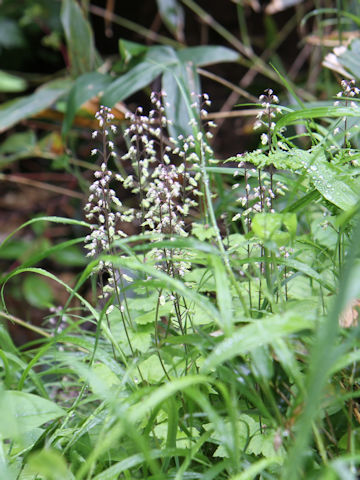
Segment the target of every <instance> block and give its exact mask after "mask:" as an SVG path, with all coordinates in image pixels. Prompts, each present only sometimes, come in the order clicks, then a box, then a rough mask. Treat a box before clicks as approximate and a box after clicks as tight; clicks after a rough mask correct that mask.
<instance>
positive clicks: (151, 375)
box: [139, 352, 168, 384]
mask: <svg viewBox="0 0 360 480" xmlns="http://www.w3.org/2000/svg"><path fill="white" fill-rule="evenodd" d="M160 355H161V352H160ZM165 368H166V369H167V370H168V367H167V365H165ZM139 369H140V371H141V375H142V376H143V378H144V380H145V381H146V382H149V383H150V384H153V383H158V382H160V381H161V380H162V379H163V378H164V377H165V372H164V369H163V367H162V365H161V362H160V359H159V357H158V355H155V354H154V355H151V356H150V357H149V358H147V359H146V360H144V361H143V362H141V363H140V365H139Z"/></svg>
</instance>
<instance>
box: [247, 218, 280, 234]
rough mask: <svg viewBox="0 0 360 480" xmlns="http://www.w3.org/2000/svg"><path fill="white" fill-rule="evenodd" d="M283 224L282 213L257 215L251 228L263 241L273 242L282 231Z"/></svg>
mask: <svg viewBox="0 0 360 480" xmlns="http://www.w3.org/2000/svg"><path fill="white" fill-rule="evenodd" d="M281 224H282V217H281V213H257V214H256V215H254V218H253V220H252V222H251V228H252V231H253V232H254V233H255V235H256V236H257V237H259V238H261V240H271V238H272V237H273V235H274V234H275V233H277V232H278V231H279V230H280V228H281Z"/></svg>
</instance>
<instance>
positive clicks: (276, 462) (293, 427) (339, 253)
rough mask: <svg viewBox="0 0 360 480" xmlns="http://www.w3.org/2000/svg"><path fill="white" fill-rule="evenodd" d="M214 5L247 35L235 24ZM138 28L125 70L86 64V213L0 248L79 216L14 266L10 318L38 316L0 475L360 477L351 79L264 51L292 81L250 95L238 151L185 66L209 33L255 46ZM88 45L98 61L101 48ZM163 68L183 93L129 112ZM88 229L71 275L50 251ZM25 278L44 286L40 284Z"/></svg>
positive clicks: (10, 360)
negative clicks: (220, 149) (52, 292)
mask: <svg viewBox="0 0 360 480" xmlns="http://www.w3.org/2000/svg"><path fill="white" fill-rule="evenodd" d="M84 3H85V2H84ZM183 3H184V4H187V5H188V6H189V8H191V9H192V10H194V11H196V12H198V13H199V12H200V13H202V10H201V9H200V10H199V8H200V7H199V6H198V5H197V4H196V3H195V2H192V1H190V0H186V2H185V1H183ZM241 8H242V7H241V6H240V3H238V4H237V10H238V13H239V12H240V13H241V11H240V10H241ZM240 13H239V14H240ZM317 13H319V12H317ZM343 13H344V12H343ZM62 15H63V17H64V19H63V21H64V25H65V26H69V28H70V26H71V19H72V16H73V15H78V24H79V25H80V24H81V22H85V19H84V18H83V17H82V14H81V11H80V9H79V7H78V5H77V3H76V2H75V3H74V2H70V0H69V1H65V2H64V6H63V13H62ZM206 18H207V22H209V23H211V25H215V27H216V29H217V31H218V32H220V33H222V34H223V35H225V34H226V36H227V38H228V39H229V41H230V40H231V42H230V44H231V45H232V46H234V48H235V47H236V45H237V43H238V42H237V41H236V38H235V37H232V36H230V37H229V35H228V34H227V33H226V31H225V33H224V31H223V30H222V29H221V28H220V27H221V26H219V25H218V24H217V23H216V22H215V23H214V19H212V18H211V17H210V19H209V18H208V17H206ZM307 20H308V19H307ZM352 20H354V19H352ZM84 25H85V23H84ZM86 25H87V24H86ZM243 27H244V26H243ZM83 30H84V32H85V33H86V34H87V35H88V36H89V38H90V40H91V42H92V41H93V38H92V36H91V31H90V30H87V29H86V28H85V27H84V29H83ZM67 34H68V35H69V36H70V37H71V35H70V33H67ZM76 38H77V37H76ZM242 38H243V40H244V42H245V43H244V45H243V44H242V43H240V47H241V48H239V45H238V46H237V47H236V48H237V50H239V51H241V53H242V54H243V55H244V58H243V57H242V60H241V61H242V62H243V63H244V64H246V65H247V64H248V62H249V61H250V60H247V58H249V59H250V58H251V56H252V53H251V51H249V48H250V47H249V46H247V42H246V41H245V40H246V39H247V32H246V30H242ZM91 42H90V43H91ZM91 45H93V44H92V43H91ZM76 46H77V45H76ZM120 47H121V48H122V49H123V50H124V51H125V52H128V53H129V52H130V53H131V55H133V56H134V57H136V56H137V55H138V56H139V58H140V60H139V59H138V61H139V62H140V63H137V64H136V63H135V64H134V65H135V66H134V65H133V64H132V63H131V62H130V64H129V65H130V66H129V70H128V71H127V72H126V73H124V74H123V75H121V76H119V78H117V79H115V80H114V78H113V77H112V76H110V75H109V78H105V76H104V78H102V75H103V74H100V73H99V72H97V71H93V72H91V73H89V72H90V71H88V70H86V71H85V73H84V72H83V71H82V70H81V68H82V65H81V64H79V65H77V64H75V62H74V64H73V67H74V65H75V67H77V68H78V69H80V73H81V76H79V77H78V79H77V80H76V84H74V85H73V86H72V87H71V91H70V92H71V93H70V94H69V98H68V107H69V108H68V110H67V112H66V115H65V119H64V123H63V135H67V134H68V133H69V130H70V127H71V124H72V121H73V119H74V115H75V112H76V110H77V107H78V106H79V105H80V104H82V102H83V101H84V100H88V98H90V96H91V94H94V91H93V92H90V93H89V92H85V93H84V97H83V96H81V95H80V94H79V92H80V91H82V87H83V85H87V84H88V83H89V82H90V80H91V79H92V80H94V81H95V84H96V88H95V87H94V88H95V90H96V92H95V93H99V92H101V91H102V89H105V94H104V96H103V100H104V102H103V103H105V105H103V106H101V107H100V108H99V111H98V112H97V113H96V115H95V119H96V121H97V125H98V126H97V128H96V129H95V131H93V132H92V135H91V137H92V139H91V141H92V142H95V143H96V146H95V148H93V149H92V152H91V153H92V158H91V159H89V162H88V163H85V162H83V163H81V164H80V163H79V162H78V165H77V167H80V166H81V167H84V165H85V166H89V165H90V166H92V167H93V172H92V179H91V181H90V182H89V185H88V187H87V188H88V191H87V198H88V199H87V202H86V203H85V204H84V209H83V212H82V213H81V215H83V217H82V219H81V220H80V219H73V218H64V217H56V216H47V217H34V218H32V219H31V220H29V221H28V222H26V223H25V224H23V225H22V226H20V227H19V228H18V229H17V230H15V231H14V232H13V233H11V234H10V235H9V236H7V237H6V238H5V239H4V240H3V242H2V243H1V244H0V251H1V250H2V251H3V252H4V251H5V249H6V248H7V247H8V246H9V245H11V242H12V240H13V238H14V236H15V234H16V233H17V232H18V231H19V230H21V229H24V228H26V227H29V226H32V227H39V226H41V225H42V224H43V223H45V222H46V223H51V224H54V225H58V226H61V225H64V224H66V225H70V226H72V227H73V228H74V231H75V232H76V238H73V239H70V240H69V239H67V240H66V241H64V242H62V243H58V244H54V245H51V246H46V247H45V248H44V249H42V250H41V251H36V252H35V253H32V254H31V255H30V256H28V257H27V258H22V259H21V261H19V262H18V263H17V264H15V265H13V268H12V269H10V270H9V271H8V272H4V273H3V274H2V275H1V277H0V284H1V310H0V315H1V317H2V319H3V320H5V321H7V322H9V323H13V324H17V325H21V326H22V327H25V328H27V329H29V330H31V331H32V332H34V334H36V336H35V337H34V339H33V340H32V341H30V342H28V343H26V344H25V345H23V346H20V347H19V346H17V345H16V344H15V343H14V341H13V339H12V337H11V335H10V334H9V331H8V329H7V328H6V324H5V323H1V324H0V375H1V382H2V383H1V386H0V405H1V409H0V478H1V479H9V480H12V479H14V480H15V479H19V480H25V479H26V480H27V479H33V480H35V479H36V480H38V479H49V480H58V479H61V480H63V479H69V480H70V479H76V480H82V479H84V480H85V479H94V480H115V479H137V478H139V479H154V480H155V479H156V480H160V479H161V480H167V479H175V480H185V479H202V480H211V479H219V480H223V479H224V480H225V479H227V480H246V479H248V480H250V479H264V480H265V479H283V480H289V479H291V480H293V479H294V480H296V479H300V478H306V479H322V480H333V479H334V480H335V479H344V480H349V479H354V480H355V479H356V478H358V476H359V473H360V466H359V463H360V450H359V449H360V447H359V435H360V427H359V422H360V407H359V404H358V402H357V398H358V397H359V393H358V392H359V377H358V375H359V370H358V366H357V362H358V358H360V350H359V348H358V347H359V343H358V338H357V337H358V336H359V326H358V307H359V305H360V300H359V298H360V285H359V280H358V278H359V274H360V260H359V259H360V251H359V248H360V247H359V241H358V239H359V235H360V221H359V191H360V180H359V173H360V170H359V157H360V152H359V138H358V119H359V117H360V114H359V98H358V96H359V93H360V91H359V89H358V87H357V86H356V82H355V80H342V81H341V82H340V85H339V93H338V94H337V95H334V98H328V99H326V100H324V99H323V100H322V102H315V101H314V99H313V97H311V98H310V100H311V101H309V102H307V103H304V102H303V101H302V100H301V99H300V98H299V96H298V95H297V92H296V91H295V90H294V87H293V85H292V83H291V82H290V81H288V80H287V79H286V78H285V76H283V75H282V74H281V73H279V72H277V71H276V69H271V68H270V67H269V66H268V65H266V64H264V63H263V62H262V61H260V57H259V61H258V62H256V69H255V70H254V71H258V72H261V73H262V74H263V75H265V74H266V76H267V78H268V79H270V80H274V78H275V79H276V81H277V82H278V83H280V84H282V85H283V92H282V93H281V94H279V97H280V98H279V97H278V96H277V95H276V93H275V92H274V91H273V90H272V89H270V88H268V89H267V90H265V91H264V92H263V93H262V94H261V95H260V96H259V99H258V101H257V102H256V103H251V104H247V105H238V106H237V108H238V109H239V110H244V111H245V110H246V109H247V108H248V107H251V109H256V110H257V111H258V114H257V117H256V119H255V121H254V122H253V128H254V131H255V133H254V134H255V135H257V138H258V145H259V148H258V149H256V150H252V151H249V152H245V153H244V152H241V153H239V154H238V155H235V156H232V157H230V158H228V159H227V160H226V161H223V160H219V159H218V158H217V156H216V153H214V151H213V148H212V137H213V132H215V131H216V124H215V123H214V122H213V121H212V120H209V118H211V115H210V109H211V100H210V98H209V96H208V95H207V94H206V93H202V94H199V93H198V92H199V91H200V82H199V81H198V77H197V76H196V74H195V73H194V72H195V71H194V72H191V71H190V70H191V69H189V68H186V67H188V66H189V65H188V60H189V58H190V59H192V58H193V56H194V52H195V53H196V55H197V57H196V59H197V61H198V63H196V62H195V66H197V67H199V69H200V70H201V68H200V67H201V66H202V65H206V64H212V63H217V62H220V61H223V60H227V61H235V59H237V57H238V55H237V54H236V55H235V54H234V52H232V51H230V50H229V49H224V48H223V47H208V46H202V47H199V49H198V50H196V47H195V50H192V48H191V47H190V48H183V49H179V50H176V49H175V47H177V45H175V47H174V48H173V47H170V46H166V47H165V46H151V47H146V48H145V47H144V49H143V50H141V51H140V54H139V51H138V47H139V45H138V44H135V43H132V42H128V43H125V44H123V45H120ZM245 47H246V48H245ZM358 48H360V47H359V43H358V40H355V41H354V43H353V44H352V47H349V48H348V49H347V50H346V52H345V53H344V52H342V53H340V54H338V55H337V57H336V61H338V62H340V64H341V65H340V67H341V68H342V69H343V68H348V69H349V70H350V73H354V75H353V76H354V77H357V78H359V76H360V72H358V71H357V69H356V65H355V66H354V65H353V63H352V62H350V60H351V58H352V55H353V53H356V52H357V51H358ZM351 49H353V52H352V50H351ZM75 51H76V49H75V48H74V51H73V53H74V52H75ZM144 52H145V53H144ZM131 55H130V57H131ZM142 55H143V56H142ZM194 58H195V57H194ZM88 60H89V62H90V60H91V61H94V62H95V60H96V62H98V59H97V57H96V55H95V54H94V55H93V56H91V58H90V56H89V59H88ZM332 61H333V62H334V58H333V59H332ZM96 62H95V63H96ZM341 62H342V63H341ZM138 67H139V68H138ZM340 67H339V65H337V67H336V68H337V69H338V70H337V71H339V68H340ZM91 68H95V66H94V65H92V67H91ZM352 68H353V70H352ZM134 71H135V73H134ZM144 71H146V72H148V74H149V77H147V78H146V79H145V80H146V81H145V80H144V78H143V77H142V75H143V72H144ZM139 72H140V73H141V74H139ZM174 72H175V73H174ZM249 72H250V70H249ZM205 73H206V72H205ZM161 75H162V78H161V82H162V83H161V85H162V87H163V88H164V87H166V86H168V87H169V89H170V92H168V95H167V92H166V91H163V90H161V89H159V91H156V92H153V93H152V94H151V96H150V102H149V105H148V106H147V107H145V106H144V107H142V106H139V107H138V108H136V109H133V111H130V110H127V113H126V116H125V118H123V117H121V116H119V115H116V112H117V110H116V108H110V107H111V106H113V105H114V103H115V102H117V101H118V99H119V98H125V97H126V96H127V95H130V94H131V93H134V92H136V91H137V90H139V89H141V88H143V87H144V85H146V84H148V83H149V82H151V81H153V80H154V79H156V78H158V77H159V76H161ZM349 76H350V75H349ZM124 78H125V80H124ZM134 78H135V79H136V81H133V84H131V79H134ZM120 79H121V81H120ZM194 79H195V81H192V80H194ZM192 84H195V85H192ZM190 85H192V86H194V87H195V88H194V90H196V92H195V93H194V92H192V88H190ZM49 88H50V87H49ZM58 88H59V87H58ZM62 88H65V87H62ZM274 88H275V87H274ZM52 89H53V87H51V88H50V90H51V91H52ZM45 91H46V88H45ZM40 93H41V92H40ZM43 93H44V90H43ZM38 94H39V92H37V93H34V94H33V95H35V96H36V95H38ZM58 95H61V92H60V93H58ZM87 95H90V96H89V97H87ZM80 97H81V98H80ZM85 97H86V98H85ZM248 97H249V95H248ZM305 97H306V95H305V96H304V98H305ZM36 98H37V97H36ZM54 98H55V97H54ZM56 98H58V97H56ZM79 98H80V99H79ZM289 98H291V102H290V101H289ZM33 100H34V97H31V98H30V96H29V97H28V98H27V100H24V102H25V104H26V102H30V104H31V105H33ZM80 100H81V101H80ZM174 100H176V105H174V104H172V101H174ZM250 100H251V98H250ZM47 101H49V102H50V100H47ZM51 101H53V97H51ZM50 103H51V102H50ZM14 105H15V107H14ZM16 105H18V104H17V103H16V102H15V103H11V104H10V105H7V106H6V108H5V109H3V110H2V112H4V111H5V113H6V112H12V111H13V110H12V109H14V108H15V110H16V108H17V107H16ZM22 105H23V104H22ZM26 105H27V104H26ZM46 105H47V104H46ZM106 105H108V106H106ZM70 107H71V108H70ZM114 112H115V113H114ZM5 117H8V118H6V121H10V120H11V118H13V117H11V115H5ZM9 118H10V120H9ZM21 118H23V117H21ZM119 118H120V120H119ZM184 118H186V119H187V121H186V122H184ZM4 121H5V120H4ZM89 138H90V134H89ZM124 142H125V144H126V151H124V150H123V145H124ZM92 161H93V162H94V163H91V162H92ZM78 173H79V172H78ZM78 176H79V177H81V174H80V173H79V175H78ZM84 177H86V174H85V175H84ZM81 179H82V180H81V181H82V182H83V183H85V180H84V178H83V177H81ZM74 245H81V248H82V253H83V255H82V262H83V263H82V264H81V265H85V266H84V267H83V268H82V270H81V273H79V275H78V276H77V278H76V283H75V284H70V282H67V281H66V279H64V278H62V277H60V275H56V274H55V273H53V272H52V271H50V270H49V269H45V268H42V263H41V262H42V261H43V260H44V259H47V258H54V257H56V256H57V255H59V256H60V254H61V252H63V251H64V250H66V249H68V248H69V247H73V246H74ZM39 265H40V266H39ZM23 277H25V278H30V279H31V281H32V282H35V279H39V278H41V279H42V282H40V283H39V284H37V285H38V287H37V290H38V291H37V293H36V295H37V299H39V298H40V301H39V300H37V302H38V303H37V306H39V305H40V306H41V307H42V309H43V310H45V309H46V312H45V314H44V318H43V322H42V324H41V325H34V324H32V322H31V321H30V320H31V319H26V320H23V319H21V318H19V317H18V316H15V315H13V314H12V310H11V305H9V302H8V295H7V292H8V289H10V288H11V287H12V288H13V289H14V286H15V288H16V286H17V285H19V284H20V283H17V282H18V281H20V279H22V278H23ZM48 284H49V285H51V286H54V285H55V284H56V285H58V287H59V288H60V289H62V290H63V291H65V292H66V298H65V300H64V302H63V303H61V304H56V303H55V302H53V301H49V297H48V295H47V290H46V288H50V287H48ZM27 288H28V292H27V298H30V297H31V292H32V288H34V290H36V284H35V283H31V284H28V287H27ZM34 295H35V294H34ZM51 298H52V297H51Z"/></svg>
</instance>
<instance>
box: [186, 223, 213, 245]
mask: <svg viewBox="0 0 360 480" xmlns="http://www.w3.org/2000/svg"><path fill="white" fill-rule="evenodd" d="M191 233H192V235H194V236H195V237H196V238H198V239H199V240H200V242H203V241H205V240H210V239H212V238H215V237H216V231H215V228H214V227H212V226H211V225H204V224H203V223H193V224H192V227H191Z"/></svg>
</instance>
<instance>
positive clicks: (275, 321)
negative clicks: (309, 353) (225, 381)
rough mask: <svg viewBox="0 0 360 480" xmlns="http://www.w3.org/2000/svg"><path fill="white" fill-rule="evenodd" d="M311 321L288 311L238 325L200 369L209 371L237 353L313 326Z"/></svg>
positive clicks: (243, 352) (204, 371) (268, 343)
mask: <svg viewBox="0 0 360 480" xmlns="http://www.w3.org/2000/svg"><path fill="white" fill-rule="evenodd" d="M313 326H314V325H313V322H312V321H310V320H308V319H306V318H304V317H303V316H302V315H296V314H294V313H293V312H288V313H286V314H284V315H273V316H272V317H271V318H268V319H265V320H256V321H255V322H254V323H251V324H250V325H246V326H245V327H240V328H239V329H238V330H236V331H235V332H234V333H233V334H232V335H231V336H230V337H228V338H226V339H225V340H224V341H222V342H221V343H220V344H219V345H217V346H216V347H215V349H214V350H213V351H212V352H211V353H210V355H209V356H208V357H207V358H206V359H205V361H204V364H203V366H202V367H201V371H202V372H203V373H206V372H209V371H211V369H213V368H215V367H216V366H217V365H219V364H221V363H224V362H226V361H227V360H230V359H231V358H233V357H235V356H237V355H243V354H245V353H248V352H250V351H252V350H254V349H255V348H257V347H259V346H261V345H270V344H271V343H272V342H273V341H275V340H278V339H279V338H283V337H286V336H288V335H290V334H293V333H295V332H299V331H301V330H305V329H309V328H313Z"/></svg>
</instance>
